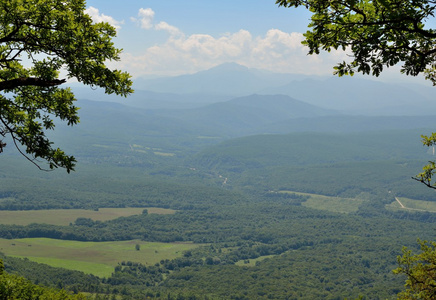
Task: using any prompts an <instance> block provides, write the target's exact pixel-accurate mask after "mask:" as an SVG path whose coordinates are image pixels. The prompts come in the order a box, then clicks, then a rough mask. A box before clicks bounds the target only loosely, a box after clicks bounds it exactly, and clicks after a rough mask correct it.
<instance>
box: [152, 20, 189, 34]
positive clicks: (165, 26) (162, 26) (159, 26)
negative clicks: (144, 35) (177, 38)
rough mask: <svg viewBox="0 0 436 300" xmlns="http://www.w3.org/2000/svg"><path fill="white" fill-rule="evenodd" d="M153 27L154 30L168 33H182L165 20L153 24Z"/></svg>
mask: <svg viewBox="0 0 436 300" xmlns="http://www.w3.org/2000/svg"><path fill="white" fill-rule="evenodd" d="M154 28H155V29H156V30H164V31H166V32H168V33H169V34H170V35H182V34H183V33H182V32H181V31H180V30H179V29H178V28H177V27H175V26H172V25H170V24H168V23H167V22H160V23H159V24H157V25H155V26H154Z"/></svg>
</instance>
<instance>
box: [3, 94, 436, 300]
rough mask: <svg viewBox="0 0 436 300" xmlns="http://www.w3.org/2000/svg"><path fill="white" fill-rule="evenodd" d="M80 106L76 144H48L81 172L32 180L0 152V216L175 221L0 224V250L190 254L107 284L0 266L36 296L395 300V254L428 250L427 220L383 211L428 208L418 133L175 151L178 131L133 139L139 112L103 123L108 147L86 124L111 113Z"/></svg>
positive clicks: (192, 142) (122, 265)
mask: <svg viewBox="0 0 436 300" xmlns="http://www.w3.org/2000/svg"><path fill="white" fill-rule="evenodd" d="M84 104H85V106H84V109H85V111H84V114H83V115H84V121H83V123H84V124H85V125H84V127H83V128H82V129H81V130H79V131H76V132H75V133H72V132H70V131H69V129H68V128H62V127H61V128H60V130H61V131H60V134H59V135H57V137H58V138H59V141H60V142H61V143H62V144H63V145H64V147H67V149H71V150H70V151H77V153H78V155H77V158H78V160H79V162H80V163H79V165H78V167H77V171H76V172H74V173H72V174H63V173H60V172H58V171H56V172H48V173H47V172H41V171H39V170H37V169H36V168H34V167H33V166H31V165H29V164H28V163H27V162H25V161H24V160H22V158H21V157H20V156H19V155H17V154H16V153H14V152H12V151H9V152H8V151H6V152H5V153H4V154H2V155H4V156H3V157H5V158H7V159H3V160H1V161H0V164H1V168H0V177H1V178H2V183H3V184H2V185H1V186H0V209H1V211H3V212H8V211H9V212H14V211H22V210H47V209H48V210H51V209H87V210H93V211H96V210H99V209H100V208H107V207H112V208H124V207H160V208H170V209H173V210H175V211H176V212H175V213H174V214H151V213H147V211H144V212H143V213H142V214H139V215H133V216H129V217H120V218H116V219H112V220H107V221H98V220H93V219H90V218H80V217H79V218H77V220H76V221H75V222H71V223H70V224H69V225H55V224H50V222H49V221H47V223H46V224H44V223H31V224H28V225H16V224H0V237H1V238H2V239H14V240H15V239H22V238H51V239H58V240H70V241H84V242H86V241H88V242H104V241H126V240H141V241H144V242H162V243H194V244H196V245H198V246H197V247H196V248H194V249H192V250H189V251H184V252H183V253H180V255H179V256H178V257H177V258H171V259H165V258H163V259H161V260H160V261H159V262H157V263H155V264H152V265H150V264H143V263H140V262H138V261H131V260H126V259H123V258H122V255H121V257H120V259H119V262H118V265H117V266H116V267H115V268H114V269H113V272H112V275H111V276H109V277H97V276H95V275H91V274H86V273H83V272H80V271H74V270H67V269H62V268H55V267H51V266H49V265H45V264H40V263H36V262H34V261H32V258H31V257H29V259H23V258H17V257H13V256H7V255H6V256H5V255H3V256H2V259H3V260H4V265H5V270H6V272H7V273H8V274H17V276H24V277H25V278H27V279H28V280H30V281H31V282H33V284H39V285H42V286H46V287H48V288H57V289H58V288H63V289H65V290H67V291H69V292H70V293H79V292H81V293H85V294H84V295H88V296H90V297H94V298H102V299H105V298H107V299H109V298H111V297H115V298H114V299H121V298H122V299H143V298H144V297H149V298H165V299H345V298H347V299H354V298H357V297H359V296H362V297H363V298H364V299H393V298H395V297H396V294H397V293H398V292H400V291H401V290H402V289H403V285H404V280H405V278H404V277H403V276H401V275H394V274H393V273H392V270H393V269H395V268H396V267H397V262H396V261H397V256H399V255H401V250H402V247H403V246H407V247H409V248H410V249H418V245H417V243H416V240H417V238H418V237H419V238H421V239H429V240H432V239H434V230H433V228H434V223H435V222H436V214H434V213H433V212H431V211H432V210H431V209H423V211H421V210H408V209H401V208H394V206H393V205H392V203H394V202H395V201H396V200H395V199H396V197H403V198H407V199H412V200H414V201H418V200H419V201H425V203H427V206H431V205H432V203H433V202H436V198H435V197H434V192H433V191H431V190H430V189H427V188H425V187H424V186H423V185H421V184H420V183H418V182H416V181H414V180H413V179H412V177H413V176H414V175H416V174H417V173H418V172H419V170H420V168H421V167H422V165H423V164H424V163H425V162H426V161H427V160H428V159H429V158H430V157H432V152H431V151H430V152H429V151H427V150H428V149H426V148H424V147H422V146H421V145H420V144H419V135H420V134H421V133H426V131H428V130H426V129H423V128H413V126H411V127H410V128H409V129H404V128H399V129H396V130H394V129H390V130H386V131H367V130H366V131H365V130H363V131H361V130H359V131H357V132H347V131H345V132H290V133H287V134H272V133H271V134H255V135H251V136H245V137H234V138H229V137H228V136H226V134H221V135H216V136H213V135H211V134H209V135H206V134H205V135H198V132H191V133H189V132H185V135H181V136H178V138H173V135H170V134H169V135H165V133H164V132H165V130H166V128H168V127H171V126H172V125H171V124H174V123H172V122H170V121H168V120H167V122H166V123H165V124H161V125H162V126H163V129H162V130H163V131H156V132H155V133H153V134H152V133H146V132H147V131H150V130H152V127H151V126H149V125H143V126H144V128H145V129H144V131H142V130H140V129H139V128H143V127H140V125H139V124H141V122H142V120H147V118H146V115H147V113H145V112H143V111H141V110H138V109H137V112H136V113H133V112H132V110H131V109H130V108H127V107H126V108H125V109H121V108H123V107H122V106H120V105H116V107H117V110H118V112H117V113H118V114H120V115H123V114H124V113H126V114H127V113H128V114H133V116H131V117H130V118H129V120H130V121H131V122H130V123H123V124H121V125H122V126H121V125H120V126H118V124H112V126H114V130H113V131H111V133H110V135H109V136H108V134H107V133H104V132H103V131H101V130H99V129H98V128H99V125H98V124H92V123H91V120H95V119H98V118H97V117H96V116H95V114H96V113H97V111H98V112H99V113H101V112H102V111H105V110H107V112H108V113H107V114H105V118H109V119H110V115H111V111H113V108H112V104H106V103H103V102H95V103H91V102H89V101H85V102H84ZM90 104H92V105H90ZM96 107H98V110H96V109H95V108H96ZM156 113H157V112H156ZM148 120H149V121H150V119H148ZM317 120H318V119H316V118H315V119H313V122H316V121H317ZM319 121H320V122H323V121H322V119H321V120H319ZM100 122H104V121H103V120H100ZM175 122H176V123H177V122H178V121H177V120H176V121H175ZM114 123H116V122H114ZM123 126H124V127H123ZM156 126H157V125H156ZM157 128H162V127H159V126H157V127H155V130H157ZM203 129H204V128H203ZM118 130H119V131H118ZM220 130H221V129H219V130H218V128H217V129H216V131H215V132H214V134H218V133H217V132H220ZM125 132H129V133H131V134H132V136H126V135H125ZM137 132H138V135H136V133H137ZM222 132H225V130H223V131H222ZM139 133H141V134H139ZM66 136H68V138H66ZM158 136H159V137H158ZM55 137H56V136H55ZM430 150H431V149H430ZM23 183H25V184H23ZM317 195H323V197H327V198H325V199H327V200H323V201H320V200H319V198H317V197H318V196H317ZM328 197H330V198H328ZM329 199H330V200H329ZM412 200H411V201H412ZM138 251H139V247H138ZM0 252H1V249H0ZM8 276H12V275H8ZM13 276H15V275H13ZM117 297H118V298H117Z"/></svg>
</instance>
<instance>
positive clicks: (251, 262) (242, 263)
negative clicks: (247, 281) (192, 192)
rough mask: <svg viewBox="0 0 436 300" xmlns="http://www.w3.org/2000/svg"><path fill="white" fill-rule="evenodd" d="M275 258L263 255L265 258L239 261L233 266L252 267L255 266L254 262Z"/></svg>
mask: <svg viewBox="0 0 436 300" xmlns="http://www.w3.org/2000/svg"><path fill="white" fill-rule="evenodd" d="M275 256H276V255H265V256H260V257H258V258H255V259H246V260H240V261H237V262H236V263H235V265H237V266H240V267H254V266H256V262H258V261H262V260H265V259H267V258H271V257H275Z"/></svg>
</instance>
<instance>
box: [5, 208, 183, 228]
mask: <svg viewBox="0 0 436 300" xmlns="http://www.w3.org/2000/svg"><path fill="white" fill-rule="evenodd" d="M144 209H147V210H148V213H149V214H174V213H175V210H172V209H164V208H156V207H127V208H100V209H99V210H98V211H94V210H86V209H49V210H31V211H29V210H26V211H7V210H2V211H0V224H8V225H9V224H16V225H28V224H31V223H46V224H52V225H68V224H70V223H73V222H74V221H75V220H76V219H77V218H90V219H92V220H94V221H107V220H113V219H116V218H119V217H128V216H133V215H140V214H142V211H143V210H144Z"/></svg>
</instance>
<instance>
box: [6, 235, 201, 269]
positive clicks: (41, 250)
mask: <svg viewBox="0 0 436 300" xmlns="http://www.w3.org/2000/svg"><path fill="white" fill-rule="evenodd" d="M136 244H138V245H140V250H139V251H137V250H136V249H135V246H136ZM198 246H199V245H198V244H191V243H155V242H144V241H140V240H132V241H121V242H77V241H65V240H55V239H47V238H27V239H12V240H8V239H0V252H2V253H4V254H5V255H7V256H13V257H19V258H25V257H26V258H28V259H29V260H32V261H35V262H39V263H45V264H47V265H50V266H53V267H61V268H67V269H71V270H78V271H82V272H85V273H88V274H94V275H96V276H100V277H108V276H110V275H111V273H112V272H113V270H114V267H115V266H117V265H118V263H120V262H122V261H132V262H139V263H142V264H145V265H154V264H155V263H158V262H160V261H161V260H162V259H174V258H176V257H179V256H182V255H183V252H184V251H187V250H190V249H193V248H196V247H198Z"/></svg>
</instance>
